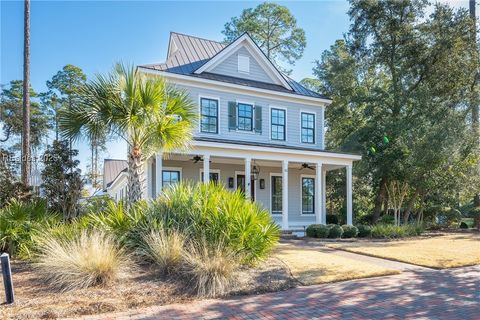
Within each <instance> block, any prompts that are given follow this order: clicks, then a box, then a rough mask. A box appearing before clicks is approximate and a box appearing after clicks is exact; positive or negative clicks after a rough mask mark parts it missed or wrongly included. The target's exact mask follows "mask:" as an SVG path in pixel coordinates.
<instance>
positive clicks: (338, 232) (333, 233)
mask: <svg viewBox="0 0 480 320" xmlns="http://www.w3.org/2000/svg"><path fill="white" fill-rule="evenodd" d="M327 226H328V237H329V238H340V237H341V236H342V234H343V229H342V227H340V226H339V225H338V224H329V225H327Z"/></svg>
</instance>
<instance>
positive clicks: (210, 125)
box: [200, 98, 218, 133]
mask: <svg viewBox="0 0 480 320" xmlns="http://www.w3.org/2000/svg"><path fill="white" fill-rule="evenodd" d="M200 116H201V119H200V131H201V132H206V133H218V100H214V99H207V98H201V99H200Z"/></svg>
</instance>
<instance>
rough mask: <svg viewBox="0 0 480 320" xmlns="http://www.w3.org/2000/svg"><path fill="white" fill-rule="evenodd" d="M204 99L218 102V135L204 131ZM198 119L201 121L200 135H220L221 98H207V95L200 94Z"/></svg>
mask: <svg viewBox="0 0 480 320" xmlns="http://www.w3.org/2000/svg"><path fill="white" fill-rule="evenodd" d="M202 98H204V99H210V100H217V133H213V132H203V131H202ZM198 119H199V121H198V133H200V134H213V135H219V134H220V97H216V96H207V95H203V94H199V95H198Z"/></svg>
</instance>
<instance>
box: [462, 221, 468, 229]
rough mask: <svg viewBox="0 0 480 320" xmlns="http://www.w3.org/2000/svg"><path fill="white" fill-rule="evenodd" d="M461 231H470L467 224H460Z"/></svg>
mask: <svg viewBox="0 0 480 320" xmlns="http://www.w3.org/2000/svg"><path fill="white" fill-rule="evenodd" d="M460 229H468V224H466V223H465V222H463V221H462V222H460Z"/></svg>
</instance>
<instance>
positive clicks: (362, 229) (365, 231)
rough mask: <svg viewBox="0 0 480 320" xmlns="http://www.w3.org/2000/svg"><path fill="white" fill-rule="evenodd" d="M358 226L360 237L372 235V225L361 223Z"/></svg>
mask: <svg viewBox="0 0 480 320" xmlns="http://www.w3.org/2000/svg"><path fill="white" fill-rule="evenodd" d="M357 228H358V237H359V238H366V237H370V236H371V235H372V227H370V226H369V225H366V224H359V225H357Z"/></svg>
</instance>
